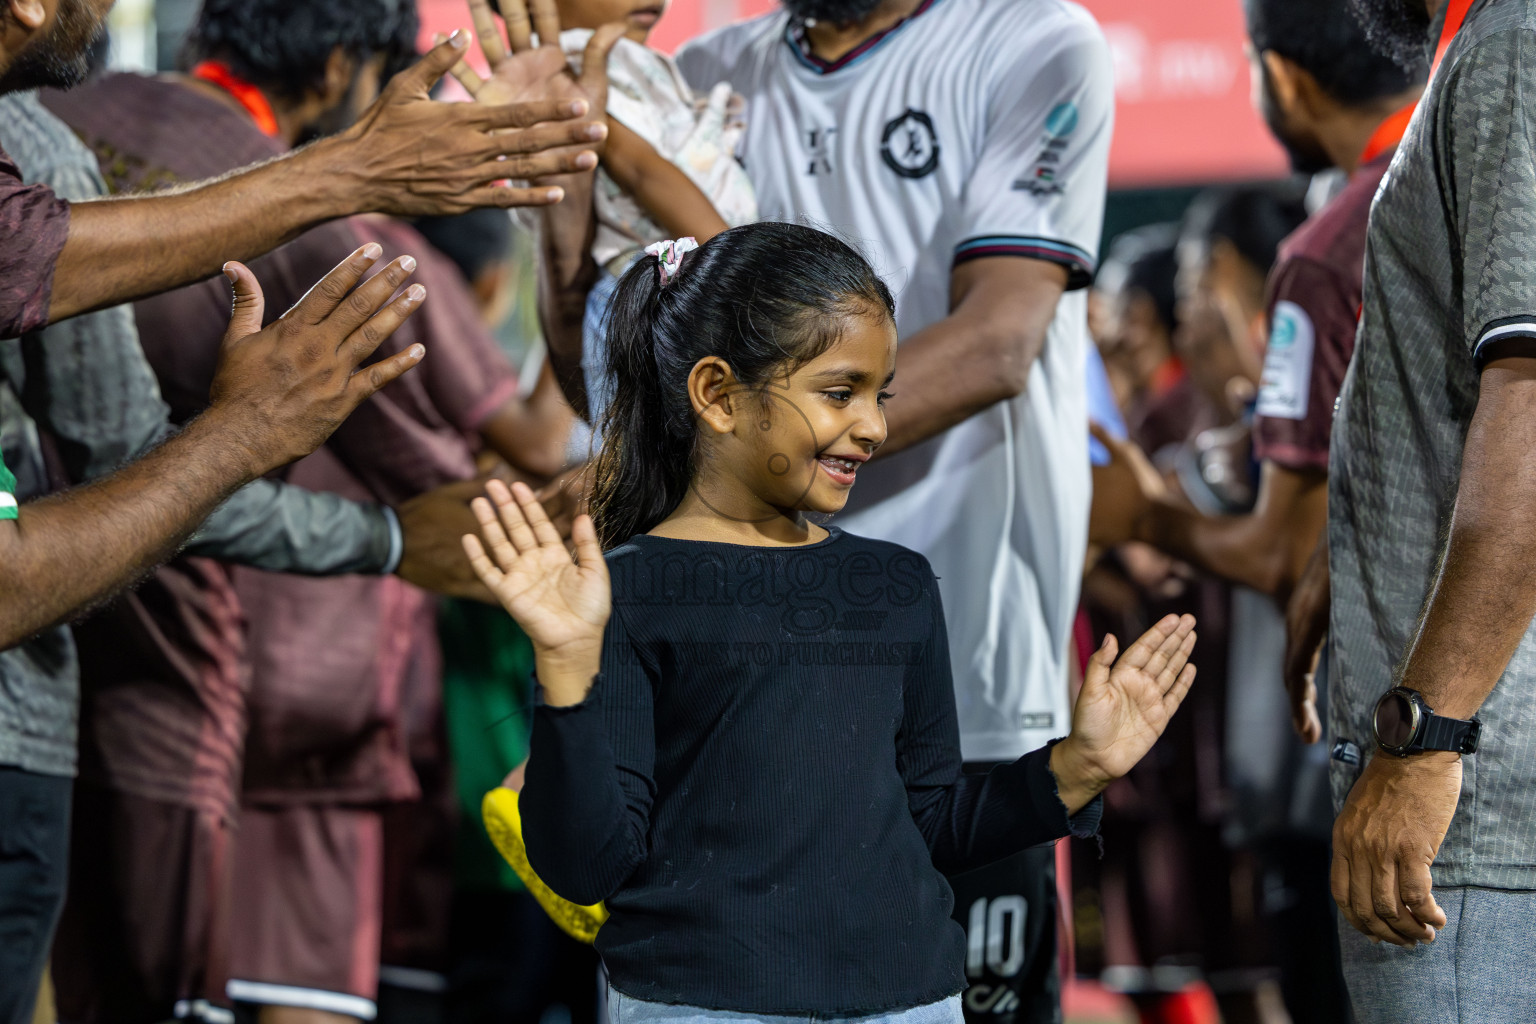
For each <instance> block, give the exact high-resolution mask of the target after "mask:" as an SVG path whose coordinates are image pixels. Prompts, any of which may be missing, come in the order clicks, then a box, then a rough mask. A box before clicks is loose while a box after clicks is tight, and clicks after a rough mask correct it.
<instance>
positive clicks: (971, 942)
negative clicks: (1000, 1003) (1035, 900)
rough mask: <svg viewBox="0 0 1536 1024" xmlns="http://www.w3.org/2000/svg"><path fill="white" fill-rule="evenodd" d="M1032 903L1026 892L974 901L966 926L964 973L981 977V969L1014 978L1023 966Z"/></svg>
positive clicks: (999, 975) (998, 975)
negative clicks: (1030, 904)
mask: <svg viewBox="0 0 1536 1024" xmlns="http://www.w3.org/2000/svg"><path fill="white" fill-rule="evenodd" d="M1028 913H1029V905H1028V904H1027V903H1025V902H1024V897H1023V896H995V897H993V898H992V899H990V900H989V899H987V898H986V897H985V896H983V897H982V898H981V899H979V900H977V901H976V902H975V903H972V904H971V913H970V918H969V925H968V926H967V927H966V930H965V934H966V947H967V948H966V957H965V973H966V975H967V976H968V977H971V978H979V977H981V976H982V969H983V967H985V969H986V970H988V971H990V972H991V973H992V974H993V975H995V976H997V977H999V978H1011V977H1013V976H1014V975H1016V974H1018V973H1019V968H1021V967H1023V966H1024V920H1025V916H1026V915H1027V914H1028Z"/></svg>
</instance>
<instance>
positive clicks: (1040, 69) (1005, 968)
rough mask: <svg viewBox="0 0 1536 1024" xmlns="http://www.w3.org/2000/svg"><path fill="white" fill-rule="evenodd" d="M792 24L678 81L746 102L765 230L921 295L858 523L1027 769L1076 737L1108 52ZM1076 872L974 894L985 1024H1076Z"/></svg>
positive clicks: (754, 27) (1047, 14)
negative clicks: (1059, 909) (1063, 951)
mask: <svg viewBox="0 0 1536 1024" xmlns="http://www.w3.org/2000/svg"><path fill="white" fill-rule="evenodd" d="M785 8H786V9H785V10H783V11H780V12H777V13H774V14H771V15H768V16H766V17H763V18H759V19H757V20H755V21H751V22H748V23H746V24H742V25H734V26H731V27H729V28H725V29H722V30H720V31H718V32H715V33H712V34H710V35H708V36H705V37H703V38H701V39H699V40H697V41H695V42H693V43H691V44H689V45H688V46H687V47H685V48H684V49H683V50H682V52H681V53H679V54H678V58H677V59H678V64H679V66H680V67H681V68H682V71H683V74H684V76H685V77H686V78H687V79H688V81H689V83H690V84H691V85H692V86H693V87H694V88H695V90H698V91H700V92H707V91H708V89H709V88H710V87H711V86H713V85H714V84H715V83H716V82H721V81H728V82H730V83H731V85H732V86H733V87H734V89H735V90H736V91H737V92H739V93H741V94H742V95H743V96H744V97H746V100H747V130H746V135H745V138H744V140H743V143H742V147H741V150H740V153H739V156H740V157H741V159H742V161H743V163H744V164H745V166H746V169H747V172H748V174H749V175H750V176H751V178H752V182H753V184H754V186H755V187H756V189H757V196H758V202H759V204H760V207H761V212H762V216H763V218H764V219H770V220H787V221H798V222H801V223H809V224H812V225H815V226H817V227H822V228H825V229H827V230H831V231H833V232H835V233H838V234H840V235H842V236H843V237H845V238H848V239H850V240H852V241H853V242H854V243H855V244H857V245H859V246H860V247H861V248H862V249H863V250H864V252H865V253H866V254H867V255H868V256H869V258H870V259H871V260H872V262H873V263H874V265H875V267H876V269H877V270H878V271H880V273H881V274H882V276H883V277H884V278H885V280H886V281H887V282H888V283H889V284H890V286H891V288H892V290H893V291H894V292H895V293H896V296H897V301H896V313H897V326H898V328H899V331H900V335H901V339H902V343H901V348H900V351H899V355H898V357H897V364H896V380H895V385H894V391H895V392H896V393H897V394H898V395H899V397H898V398H897V399H896V400H895V401H893V402H891V404H890V405H889V406H888V409H889V422H890V438H889V440H888V441H887V442H886V444H885V445H884V446H883V447H882V448H881V449H880V451H879V453H878V455H877V457H876V458H875V459H874V460H873V461H872V462H870V463H869V464H868V465H867V466H865V467H864V468H861V469H860V470H859V477H860V480H859V485H858V486H857V487H855V488H854V489H853V492H852V498H851V500H850V502H849V511H848V512H847V513H845V514H844V515H843V516H841V517H840V518H839V522H840V523H841V524H842V525H843V526H844V527H846V528H847V529H848V530H850V531H852V532H855V533H861V534H865V535H867V536H871V537H879V538H883V539H886V540H891V541H896V542H898V543H901V544H905V545H907V546H909V547H911V548H914V549H915V550H917V551H920V552H922V553H923V554H924V555H925V556H927V558H928V559H929V561H930V562H932V563H933V568H934V572H935V573H936V574H937V575H938V577H939V581H940V582H939V586H940V589H941V590H942V592H943V597H944V607H945V614H946V618H947V620H948V627H949V637H950V650H951V652H952V656H953V659H954V676H955V690H956V697H957V699H958V704H959V713H960V729H961V743H962V749H963V751H964V755H965V758H966V760H967V762H976V763H991V762H997V761H1009V760H1013V759H1015V758H1017V757H1019V756H1021V755H1022V754H1024V753H1026V752H1027V751H1029V750H1031V749H1033V748H1035V747H1038V746H1040V745H1042V744H1043V743H1045V742H1046V741H1048V740H1050V739H1051V738H1053V737H1056V736H1060V735H1062V734H1063V733H1065V732H1066V730H1067V723H1068V702H1069V696H1068V692H1067V679H1068V670H1067V657H1068V650H1069V641H1070V634H1071V626H1072V620H1073V616H1074V614H1075V612H1076V609H1077V599H1078V589H1079V582H1080V579H1081V576H1082V569H1083V558H1084V550H1085V546H1086V543H1087V523H1088V505H1089V468H1088V435H1087V430H1086V427H1087V419H1088V413H1087V391H1086V381H1085V364H1086V355H1087V353H1086V346H1087V344H1088V338H1087V297H1086V296H1087V293H1086V292H1085V291H1083V290H1082V289H1083V288H1084V287H1085V286H1086V285H1087V284H1088V282H1089V278H1090V275H1091V273H1092V271H1093V267H1094V260H1095V254H1096V250H1097V248H1098V242H1099V234H1100V231H1101V228H1102V223H1103V215H1104V193H1105V178H1106V174H1107V166H1108V158H1109V143H1110V134H1111V125H1112V119H1113V89H1114V84H1113V77H1112V72H1111V66H1110V56H1109V51H1108V47H1107V46H1106V45H1105V42H1104V39H1103V36H1102V34H1101V33H1100V31H1099V28H1098V26H1097V25H1096V24H1095V23H1094V21H1093V19H1092V17H1091V16H1090V15H1089V14H1088V13H1087V12H1086V11H1084V10H1083V9H1082V8H1080V7H1078V6H1076V5H1075V4H1073V3H1070V2H1067V0H885V2H880V0H785ZM898 452H899V454H897V453H898ZM1051 857H1052V854H1051V851H1050V850H1049V849H1047V850H1045V851H1038V852H1032V853H1031V854H1030V855H1026V857H1025V858H1024V859H1023V860H1022V861H1020V862H1017V863H1010V864H1005V866H1004V867H1003V869H1001V870H993V869H988V871H987V872H986V873H985V877H980V878H966V877H964V876H962V877H961V878H957V879H955V880H953V881H954V883H955V889H956V909H955V914H956V917H957V919H958V920H959V921H960V922H961V923H962V924H963V925H965V926H966V928H967V931H968V935H969V939H970V949H971V957H970V963H969V968H970V970H969V973H970V976H971V978H972V982H973V984H972V987H971V989H970V990H969V991H968V992H967V994H966V1000H965V1004H966V1009H967V1013H968V1015H971V1016H972V1017H973V1018H974V1019H977V1020H981V1019H986V1020H990V1021H994V1022H1007V1021H1009V1020H1017V1021H1021V1022H1022V1021H1036V1020H1054V1019H1057V1018H1059V1012H1060V1011H1059V1007H1058V1003H1059V1000H1058V999H1057V997H1056V990H1057V981H1056V978H1055V976H1054V964H1055V948H1056V946H1055V926H1056V925H1055V913H1054V902H1055V901H1054V888H1053V883H1054V871H1053V867H1052V860H1051ZM1026 903H1027V904H1028V905H1027V906H1026Z"/></svg>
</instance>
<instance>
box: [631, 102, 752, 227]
mask: <svg viewBox="0 0 1536 1024" xmlns="http://www.w3.org/2000/svg"><path fill="white" fill-rule="evenodd" d="M603 167H604V168H605V169H606V170H607V171H608V173H609V175H610V176H611V177H612V178H613V180H614V181H615V182H616V183H617V184H618V186H619V187H620V188H622V189H623V190H624V191H625V192H628V193H629V194H630V195H631V196H633V197H634V198H635V201H636V202H638V203H639V204H640V208H641V209H643V210H644V211H645V212H646V213H648V214H649V215H650V217H651V219H652V220H654V221H655V222H656V223H657V224H660V225H661V226H662V227H663V228H665V229H666V231H667V233H668V234H670V235H672V236H673V237H674V238H682V237H684V236H686V235H692V236H693V237H695V238H697V239H698V240H699V242H700V243H703V242H707V241H709V240H710V239H711V238H713V237H715V236H716V235H718V234H719V233H720V232H722V231H724V230H725V229H726V228H727V227H728V226H729V225H727V224H726V223H725V219H724V218H723V217H721V216H720V213H719V211H718V210H716V209H715V206H714V204H713V203H711V202H710V201H709V197H708V196H706V195H705V194H704V193H703V191H702V190H701V189H700V188H699V187H698V186H697V185H695V184H694V183H693V179H692V178H690V177H688V175H687V174H685V173H683V170H682V168H680V167H678V166H677V165H676V164H674V163H672V161H670V160H668V159H667V158H666V157H664V156H662V155H661V154H660V153H658V152H656V150H655V149H654V148H652V146H651V145H650V144H649V143H648V142H646V141H645V140H644V139H642V138H641V137H640V136H638V135H636V134H635V133H634V132H632V131H630V130H629V129H628V128H626V127H624V125H623V124H621V123H620V122H618V121H615V120H613V119H611V118H610V119H609V123H608V147H607V150H606V152H605V154H604V156H603Z"/></svg>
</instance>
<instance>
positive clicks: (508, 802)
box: [480, 786, 608, 945]
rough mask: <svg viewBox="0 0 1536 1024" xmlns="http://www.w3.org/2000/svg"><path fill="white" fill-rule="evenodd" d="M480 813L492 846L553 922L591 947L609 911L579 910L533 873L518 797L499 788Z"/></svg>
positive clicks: (509, 791) (599, 906) (595, 909)
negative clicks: (525, 843)
mask: <svg viewBox="0 0 1536 1024" xmlns="http://www.w3.org/2000/svg"><path fill="white" fill-rule="evenodd" d="M480 813H481V815H482V816H484V818H485V831H486V832H487V833H489V834H490V837H491V842H493V843H495V844H496V849H497V850H499V851H501V855H502V856H503V857H505V858H506V859H507V863H508V864H510V865H512V870H513V871H515V872H517V877H518V878H521V879H522V880H523V884H524V885H526V886H527V887H528V891H529V892H530V893H532V894H533V898H534V899H536V900H538V901H539V906H541V907H543V908H544V912H545V913H546V914H548V915H549V917H550V920H552V921H554V922H555V924H557V925H559V926H560V929H561V930H562V931H564V932H565V933H566V934H568V935H570V936H571V937H572V938H575V939H579V940H580V941H582V942H585V943H587V944H588V945H591V943H592V940H593V939H595V938H597V930H598V928H600V927H602V924H603V922H604V921H606V920H608V908H606V907H604V906H603V905H602V904H601V903H599V904H597V905H595V906H591V907H582V906H577V905H576V904H575V903H572V902H571V901H570V900H568V899H564V898H562V897H560V896H558V895H556V894H555V891H554V890H553V889H551V888H550V887H549V886H547V885H545V884H544V880H543V879H542V878H540V877H539V876H538V875H537V874H536V873H535V872H534V870H533V865H532V864H529V863H528V850H527V849H526V848H525V847H524V846H523V817H522V815H521V814H519V813H518V810H517V794H516V793H514V792H512V790H510V789H506V788H505V787H500V786H498V787H497V788H496V789H493V790H491V791H490V792H489V793H487V794H485V800H484V801H483V802H482V803H481V805H480Z"/></svg>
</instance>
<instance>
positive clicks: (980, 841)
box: [521, 528, 1100, 1015]
mask: <svg viewBox="0 0 1536 1024" xmlns="http://www.w3.org/2000/svg"><path fill="white" fill-rule="evenodd" d="M608 566H609V570H610V572H611V573H612V576H613V591H614V608H613V615H612V617H611V618H610V620H609V622H608V627H607V631H606V633H605V635H604V641H603V652H602V668H601V674H600V675H599V676H598V677H597V679H596V681H595V683H594V685H593V687H592V690H591V693H590V694H589V695H588V697H587V698H586V700H584V701H583V702H582V703H580V704H577V705H574V706H572V707H565V708H556V707H550V706H540V707H539V708H537V709H536V711H535V713H534V721H533V735H532V741H531V743H532V746H531V751H530V759H529V762H528V771H527V777H526V781H525V784H524V789H523V792H522V798H521V808H522V814H523V829H524V837H525V840H526V843H527V848H528V858H529V861H530V862H531V863H532V865H533V867H534V869H535V870H536V871H538V873H539V875H540V876H541V877H542V878H543V879H544V880H545V881H546V882H547V883H548V884H549V886H550V887H551V888H552V889H554V890H555V891H556V892H557V893H559V894H560V895H562V896H564V897H565V898H567V899H569V900H572V901H574V902H576V903H580V904H591V903H596V902H598V901H600V900H606V901H607V905H608V909H609V911H610V912H611V914H612V916H611V918H610V919H609V920H608V921H607V923H605V924H604V925H603V927H602V928H601V930H600V931H599V932H598V936H597V948H598V950H599V952H600V953H601V954H602V957H603V961H604V963H605V964H606V965H607V968H608V972H609V977H610V980H611V982H612V984H613V985H614V987H615V988H617V989H619V991H621V992H623V993H625V994H626V995H629V996H632V997H634V998H638V999H645V1000H651V1001H655V1002H662V1003H680V1004H687V1005H693V1006H703V1007H708V1008H711V1009H720V1010H736V1011H742V1012H755V1013H820V1014H844V1015H853V1014H863V1013H875V1012H880V1011H885V1010H892V1009H899V1008H905V1007H912V1006H920V1005H924V1004H926V1003H931V1002H934V1001H936V1000H939V999H943V998H945V997H946V996H949V995H951V994H953V993H956V992H959V991H960V990H961V989H963V988H964V987H965V975H964V956H965V935H964V932H963V930H962V929H961V927H960V925H958V924H957V923H955V922H954V921H953V920H952V919H951V918H950V909H951V906H952V903H953V896H952V894H951V892H950V888H949V885H948V883H947V882H946V881H945V879H944V874H945V873H950V874H953V873H955V872H957V871H962V870H965V869H968V868H971V867H975V866H978V865H981V864H985V863H988V862H990V861H993V860H996V859H998V858H1001V857H1004V856H1007V855H1009V854H1012V853H1015V852H1017V851H1019V850H1021V849H1024V848H1026V847H1028V846H1032V845H1035V844H1038V843H1042V842H1046V841H1049V840H1053V839H1057V838H1060V837H1062V836H1065V835H1068V834H1079V835H1091V834H1093V833H1094V832H1095V831H1097V828H1098V817H1099V808H1100V805H1099V803H1098V802H1097V801H1096V802H1095V803H1094V804H1092V805H1090V807H1089V808H1087V809H1086V810H1085V811H1083V812H1081V813H1079V814H1078V815H1077V817H1076V818H1073V819H1071V820H1070V821H1069V819H1068V817H1067V813H1066V808H1065V807H1063V806H1062V803H1061V800H1060V799H1059V798H1058V796H1057V794H1056V786H1055V780H1054V778H1053V777H1052V776H1051V774H1050V770H1049V752H1048V749H1041V750H1037V751H1035V752H1033V753H1031V754H1028V755H1026V756H1024V757H1023V758H1021V759H1019V760H1018V761H1017V762H1014V763H1012V764H1008V765H1003V766H1001V767H998V768H995V769H993V771H992V772H991V773H990V774H989V775H985V776H975V775H971V776H964V775H962V774H961V772H960V766H961V761H960V737H959V729H958V726H957V724H956V716H955V696H954V691H953V689H952V685H951V677H950V662H949V645H948V641H947V639H946V634H945V629H944V615H943V609H942V607H941V605H940V601H939V591H938V583H937V581H936V580H935V578H934V575H933V572H932V570H931V569H930V568H929V566H928V563H927V561H926V560H925V559H924V558H923V557H922V556H921V555H918V554H916V553H915V552H912V551H909V550H907V549H905V548H902V547H899V546H898V545H895V544H888V543H885V542H882V541H874V540H868V539H866V538H863V537H857V536H854V535H852V534H848V533H844V532H842V531H840V530H837V529H835V528H834V529H833V530H832V531H831V533H830V535H829V536H828V537H826V538H825V539H824V540H822V541H820V542H818V543H815V544H809V545H804V546H800V547H788V548H784V547H777V548H764V547H748V546H742V545H734V544H721V543H709V542H701V541H679V540H671V539H666V538H661V537H651V536H638V537H636V538H634V539H633V540H631V541H630V542H628V543H626V544H624V545H623V546H621V547H619V548H616V549H614V550H613V551H611V552H609V554H608Z"/></svg>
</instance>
